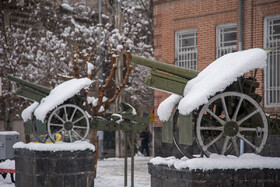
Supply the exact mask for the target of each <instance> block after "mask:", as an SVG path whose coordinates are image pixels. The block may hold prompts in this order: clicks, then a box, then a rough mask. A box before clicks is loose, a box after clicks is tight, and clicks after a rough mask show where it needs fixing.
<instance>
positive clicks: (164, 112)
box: [157, 94, 183, 121]
mask: <svg viewBox="0 0 280 187" xmlns="http://www.w3.org/2000/svg"><path fill="white" fill-rule="evenodd" d="M182 98H183V97H182V96H180V95H177V94H172V95H171V96H169V97H168V98H167V99H165V100H164V101H163V102H161V103H160V104H159V107H158V110H157V113H158V116H159V119H160V120H161V121H167V120H168V119H169V117H170V115H171V114H172V111H173V109H174V107H175V106H176V105H177V104H178V103H179V101H180V100H181V99H182Z"/></svg>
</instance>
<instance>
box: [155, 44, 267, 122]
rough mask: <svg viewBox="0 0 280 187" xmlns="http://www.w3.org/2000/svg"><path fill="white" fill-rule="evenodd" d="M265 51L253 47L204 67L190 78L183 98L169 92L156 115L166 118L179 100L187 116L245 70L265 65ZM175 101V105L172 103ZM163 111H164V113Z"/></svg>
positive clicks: (182, 112)
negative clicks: (195, 75) (169, 94)
mask: <svg viewBox="0 0 280 187" xmlns="http://www.w3.org/2000/svg"><path fill="white" fill-rule="evenodd" d="M266 59H267V53H266V51H264V50H263V49H259V48H255V49H249V50H245V51H240V52H235V53H229V54H227V55H224V56H222V57H220V58H218V59H217V60H215V61H214V62H212V63H211V64H210V65H209V66H207V67H206V68H205V69H204V70H203V71H202V72H200V73H199V74H198V76H197V77H195V78H193V79H192V80H190V81H189V82H188V83H187V85H186V87H185V90H184V98H183V99H181V100H180V98H179V96H176V95H171V96H170V97H169V98H167V100H165V101H163V103H162V104H161V105H160V106H159V109H158V110H159V111H160V112H159V118H160V120H162V121H166V120H168V119H169V117H170V115H171V112H172V110H171V109H170V108H171V107H172V106H174V105H176V104H177V103H178V100H180V101H179V105H178V109H179V112H180V114H183V115H187V114H189V113H191V112H192V111H193V110H195V109H198V107H199V106H201V105H203V104H206V103H208V99H209V98H210V97H211V96H214V95H215V94H216V93H217V92H220V91H223V90H224V89H225V88H226V87H227V86H229V85H230V84H231V83H233V82H234V81H236V80H237V78H238V77H240V76H242V75H244V74H245V73H247V72H249V71H251V70H253V69H256V68H264V67H265V66H266ZM174 103H176V104H174ZM163 111H164V112H163Z"/></svg>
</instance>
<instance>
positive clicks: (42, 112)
mask: <svg viewBox="0 0 280 187" xmlns="http://www.w3.org/2000/svg"><path fill="white" fill-rule="evenodd" d="M92 82H93V81H92V80H90V79H88V78H81V79H71V80H69V81H66V82H64V83H62V84H60V85H58V86H56V87H55V88H54V89H53V90H52V91H51V92H50V94H49V95H48V96H47V97H45V98H43V99H42V101H41V103H40V105H39V106H38V107H37V108H36V110H35V112H34V114H35V116H36V118H37V119H38V120H41V121H44V119H45V117H46V115H47V113H48V112H49V111H51V110H53V109H54V108H56V107H57V106H58V105H60V104H62V103H63V102H64V101H66V100H67V99H69V98H71V97H73V96H74V95H75V94H77V93H78V92H80V90H81V89H83V88H85V89H87V88H88V87H89V86H90V85H91V84H92Z"/></svg>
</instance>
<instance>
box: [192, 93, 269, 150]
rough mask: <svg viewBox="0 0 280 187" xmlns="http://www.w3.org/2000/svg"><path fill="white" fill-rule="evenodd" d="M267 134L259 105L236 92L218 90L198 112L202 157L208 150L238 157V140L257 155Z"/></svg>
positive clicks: (197, 125)
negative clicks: (220, 91) (218, 92)
mask: <svg viewBox="0 0 280 187" xmlns="http://www.w3.org/2000/svg"><path fill="white" fill-rule="evenodd" d="M267 137H268V121H267V118H266V115H265V113H264V111H263V110H262V108H261V106H260V105H259V104H258V103H257V102H256V101H255V100H254V99H252V98H251V97H250V96H248V95H246V94H243V93H238V92H224V93H220V94H218V95H216V96H214V97H213V98H211V99H210V100H209V103H207V104H205V105H204V106H203V107H202V109H201V110H200V112H199V115H198V118H197V122H196V138H197V141H198V145H199V146H200V148H201V150H202V151H203V152H204V154H205V155H206V156H210V154H212V153H216V154H221V155H227V154H232V155H236V156H239V155H240V151H239V147H240V140H243V141H244V144H245V146H246V150H247V151H248V152H253V153H256V154H259V153H260V152H261V151H262V149H263V147H264V145H265V143H266V140H267Z"/></svg>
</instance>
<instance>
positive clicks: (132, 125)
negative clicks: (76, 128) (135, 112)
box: [90, 117, 147, 131]
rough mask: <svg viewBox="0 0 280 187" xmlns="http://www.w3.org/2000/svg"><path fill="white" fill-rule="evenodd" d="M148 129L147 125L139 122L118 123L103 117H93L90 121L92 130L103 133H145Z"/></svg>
mask: <svg viewBox="0 0 280 187" xmlns="http://www.w3.org/2000/svg"><path fill="white" fill-rule="evenodd" d="M146 127H147V124H146V123H138V122H137V121H133V122H132V121H129V122H121V123H117V122H115V121H110V120H107V119H105V118H101V117H93V118H92V119H91V121H90V128H92V129H95V130H103V131H116V130H124V131H130V130H133V131H143V130H144V129H145V128H146Z"/></svg>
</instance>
